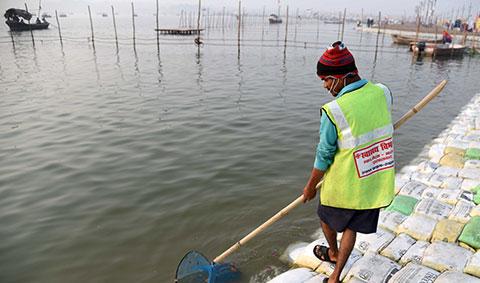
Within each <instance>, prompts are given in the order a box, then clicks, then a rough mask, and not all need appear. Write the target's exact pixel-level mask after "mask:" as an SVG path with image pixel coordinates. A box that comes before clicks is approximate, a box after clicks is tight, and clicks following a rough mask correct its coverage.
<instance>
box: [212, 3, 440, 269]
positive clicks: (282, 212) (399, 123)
mask: <svg viewBox="0 0 480 283" xmlns="http://www.w3.org/2000/svg"><path fill="white" fill-rule="evenodd" d="M287 9H288V8H287ZM446 84H447V81H446V80H444V81H442V82H441V83H440V84H439V85H438V86H436V87H435V88H434V89H433V90H432V91H431V92H430V93H429V94H428V95H427V96H425V97H424V98H423V99H422V100H421V101H420V102H419V103H417V105H415V106H414V107H413V108H412V109H411V110H410V111H408V112H407V113H406V114H405V115H403V116H402V118H400V120H398V121H397V122H396V123H395V124H394V126H393V128H394V129H395V130H397V129H398V128H400V126H402V125H403V124H404V123H405V122H406V121H408V120H409V119H410V118H412V116H414V115H415V114H416V113H418V112H419V111H420V110H422V109H423V108H424V107H425V105H427V104H428V103H429V102H430V101H431V100H432V99H434V98H435V97H436V96H438V94H439V93H440V92H441V91H442V90H443V88H444V87H445V85H446ZM322 183H323V180H321V181H320V182H319V183H318V184H317V185H316V186H315V188H316V189H317V190H318V189H320V187H321V186H322ZM303 202H304V198H303V194H302V195H300V196H299V197H298V198H296V199H295V200H294V201H293V202H291V203H290V204H289V205H287V206H286V207H284V208H283V209H281V210H280V211H279V212H277V213H276V214H275V215H274V216H272V217H271V218H270V219H268V220H267V221H265V222H264V223H263V224H262V225H260V226H258V227H257V228H256V229H254V230H253V231H252V232H250V233H249V234H247V235H246V236H245V237H243V238H242V239H241V240H240V241H238V242H236V243H235V244H233V245H232V246H231V247H230V248H228V249H227V250H226V251H224V252H223V253H222V254H220V255H219V256H217V257H216V258H215V259H214V260H213V262H214V263H222V262H223V261H224V260H225V258H226V257H228V256H229V255H231V254H232V253H233V252H235V251H236V250H238V249H239V248H240V247H242V246H243V245H245V244H246V243H247V242H249V241H250V240H251V239H253V238H254V237H255V236H257V235H258V234H260V233H261V232H263V231H264V230H265V229H267V228H268V227H270V226H271V225H272V224H274V223H275V222H277V221H278V220H280V219H282V218H283V217H284V216H286V215H288V213H290V211H292V210H293V209H294V208H296V207H297V206H299V205H300V204H302V203H303Z"/></svg>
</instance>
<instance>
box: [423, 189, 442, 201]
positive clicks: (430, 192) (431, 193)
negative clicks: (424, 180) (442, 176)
mask: <svg viewBox="0 0 480 283" xmlns="http://www.w3.org/2000/svg"><path fill="white" fill-rule="evenodd" d="M441 191H443V189H438V188H433V187H428V188H426V189H425V190H424V191H423V193H422V199H424V198H437V197H438V196H439V195H440V192H441Z"/></svg>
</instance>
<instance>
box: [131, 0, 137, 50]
mask: <svg viewBox="0 0 480 283" xmlns="http://www.w3.org/2000/svg"><path fill="white" fill-rule="evenodd" d="M131 4H132V38H133V49H136V46H135V44H136V42H135V7H134V6H133V2H131Z"/></svg>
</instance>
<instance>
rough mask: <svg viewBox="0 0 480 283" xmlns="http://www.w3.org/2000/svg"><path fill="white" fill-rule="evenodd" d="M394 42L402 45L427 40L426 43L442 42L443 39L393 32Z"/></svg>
mask: <svg viewBox="0 0 480 283" xmlns="http://www.w3.org/2000/svg"><path fill="white" fill-rule="evenodd" d="M392 40H393V43H396V44H401V45H409V44H410V43H411V42H426V43H442V39H441V38H440V39H429V38H417V39H416V38H415V36H404V35H399V34H392Z"/></svg>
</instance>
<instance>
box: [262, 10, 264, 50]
mask: <svg viewBox="0 0 480 283" xmlns="http://www.w3.org/2000/svg"><path fill="white" fill-rule="evenodd" d="M264 35H265V6H263V13H262V42H263V37H264Z"/></svg>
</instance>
